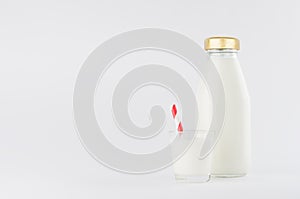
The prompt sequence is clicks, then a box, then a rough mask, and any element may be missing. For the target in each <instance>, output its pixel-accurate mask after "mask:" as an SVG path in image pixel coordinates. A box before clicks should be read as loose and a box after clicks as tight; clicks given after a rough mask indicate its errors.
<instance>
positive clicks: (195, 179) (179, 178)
mask: <svg viewBox="0 0 300 199" xmlns="http://www.w3.org/2000/svg"><path fill="white" fill-rule="evenodd" d="M175 179H176V182H179V183H203V182H208V181H209V180H210V175H175Z"/></svg>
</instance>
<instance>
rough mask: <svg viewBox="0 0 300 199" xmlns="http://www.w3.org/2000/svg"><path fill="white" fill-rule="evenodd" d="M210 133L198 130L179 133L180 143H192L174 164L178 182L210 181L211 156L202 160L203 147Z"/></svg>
mask: <svg viewBox="0 0 300 199" xmlns="http://www.w3.org/2000/svg"><path fill="white" fill-rule="evenodd" d="M207 132H208V131H201V130H196V131H194V132H192V131H183V132H181V133H178V132H176V131H174V132H171V133H172V134H173V133H177V136H178V139H179V140H180V142H183V143H188V142H191V136H193V139H192V142H191V144H190V145H189V148H187V150H186V151H184V152H183V154H182V155H181V156H180V157H179V158H178V159H177V161H176V162H175V163H174V164H173V169H174V175H175V179H176V181H179V182H207V181H209V180H210V167H211V156H210V155H208V156H207V157H205V158H204V159H200V151H201V147H202V145H203V143H204V141H205V139H209V137H210V135H209V134H208V133H207Z"/></svg>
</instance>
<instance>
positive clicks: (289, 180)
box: [0, 0, 300, 199]
mask: <svg viewBox="0 0 300 199" xmlns="http://www.w3.org/2000/svg"><path fill="white" fill-rule="evenodd" d="M299 19H300V5H299V1H296V0H295V1H293V0H286V1H281V2H276V1H271V0H265V1H261V0H254V1H237V0H228V1H220V2H217V1H202V2H200V1H196V0H193V1H182V2H180V3H176V1H170V0H167V1H147V2H145V1H137V0H129V1H121V0H120V1H115V0H107V1H83V0H82V1H48V2H45V1H32V0H29V1H20V0H19V1H8V0H7V1H5V0H2V1H1V2H0V55H1V56H0V121H1V125H0V198H14V199H15V198H21V197H22V198H41V197H43V198H54V197H56V198H83V197H86V198H120V197H123V198H131V199H134V198H141V197H143V198H154V197H155V198H157V197H160V198H166V197H168V198H171V197H172V198H201V197H203V198H204V197H206V198H207V197H211V198H225V197H226V198H228V197H230V198H241V197H243V198H283V197H287V198H299V195H300V191H299V188H297V187H298V186H297V184H299V183H298V182H297V181H299V177H300V172H299V166H300V161H299V158H298V156H299V155H298V151H300V145H299V140H300V139H299V138H300V136H299V126H298V124H299V113H300V105H299V101H300V94H299V83H300V80H299V71H300V69H299V66H300V59H299V46H300V37H299V35H300V29H299ZM141 27H158V28H167V29H172V30H175V31H178V32H181V33H183V34H185V35H187V36H189V37H191V38H192V39H194V40H195V41H197V42H199V43H200V44H202V43H203V40H204V39H205V38H206V37H209V36H212V35H229V36H236V37H238V38H240V40H241V52H240V61H241V62H242V63H243V71H244V74H245V78H246V81H247V84H248V86H249V91H250V96H251V101H252V122H253V123H252V130H253V167H252V170H251V174H250V175H249V177H246V178H241V179H231V180H225V179H224V180H223V179H221V180H217V181H216V180H214V181H213V182H211V183H208V184H175V182H174V180H173V176H172V172H171V169H167V170H164V171H161V172H159V173H155V174H151V175H145V176H131V175H125V174H120V173H117V172H115V171H111V170H109V169H107V168H105V167H103V166H101V165H100V164H98V163H97V162H96V161H95V160H94V159H92V158H91V157H90V156H89V155H88V154H87V153H86V151H85V150H84V149H83V147H82V146H81V144H80V143H79V139H78V137H77V135H76V133H75V131H74V126H73V118H72V92H73V86H74V82H75V80H76V75H77V72H78V70H79V69H80V66H81V64H82V62H83V61H84V60H85V59H86V57H87V55H88V54H89V53H90V52H91V51H92V50H93V49H94V48H95V47H96V46H97V45H98V44H100V43H101V42H103V41H105V40H106V39H108V38H110V37H111V36H112V35H115V34H117V33H121V32H124V31H127V30H131V29H135V28H141Z"/></svg>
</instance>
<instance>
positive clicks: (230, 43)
mask: <svg viewBox="0 0 300 199" xmlns="http://www.w3.org/2000/svg"><path fill="white" fill-rule="evenodd" d="M204 49H205V50H222V49H233V50H239V49H240V41H239V40H238V39H237V38H233V37H210V38H207V39H205V41H204Z"/></svg>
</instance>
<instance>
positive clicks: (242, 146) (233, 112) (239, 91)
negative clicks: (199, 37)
mask: <svg viewBox="0 0 300 199" xmlns="http://www.w3.org/2000/svg"><path fill="white" fill-rule="evenodd" d="M238 47H239V46H238ZM238 49H239V48H238ZM238 49H219V50H218V49H211V50H208V53H209V55H210V58H211V60H212V61H213V63H214V64H215V66H216V67H217V70H218V72H219V74H220V76H221V79H222V81H223V86H224V91H225V121H224V127H223V131H222V135H221V137H220V139H219V141H218V143H217V144H216V146H215V149H214V151H213V154H212V155H213V157H212V168H211V173H212V175H213V176H217V177H218V176H219V177H235V176H243V175H245V174H247V172H248V168H249V164H250V157H251V151H250V148H251V134H250V128H251V127H250V100H249V95H248V90H247V86H246V83H245V80H244V77H243V74H242V71H241V67H240V64H239V61H238V58H237V50H238Z"/></svg>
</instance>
